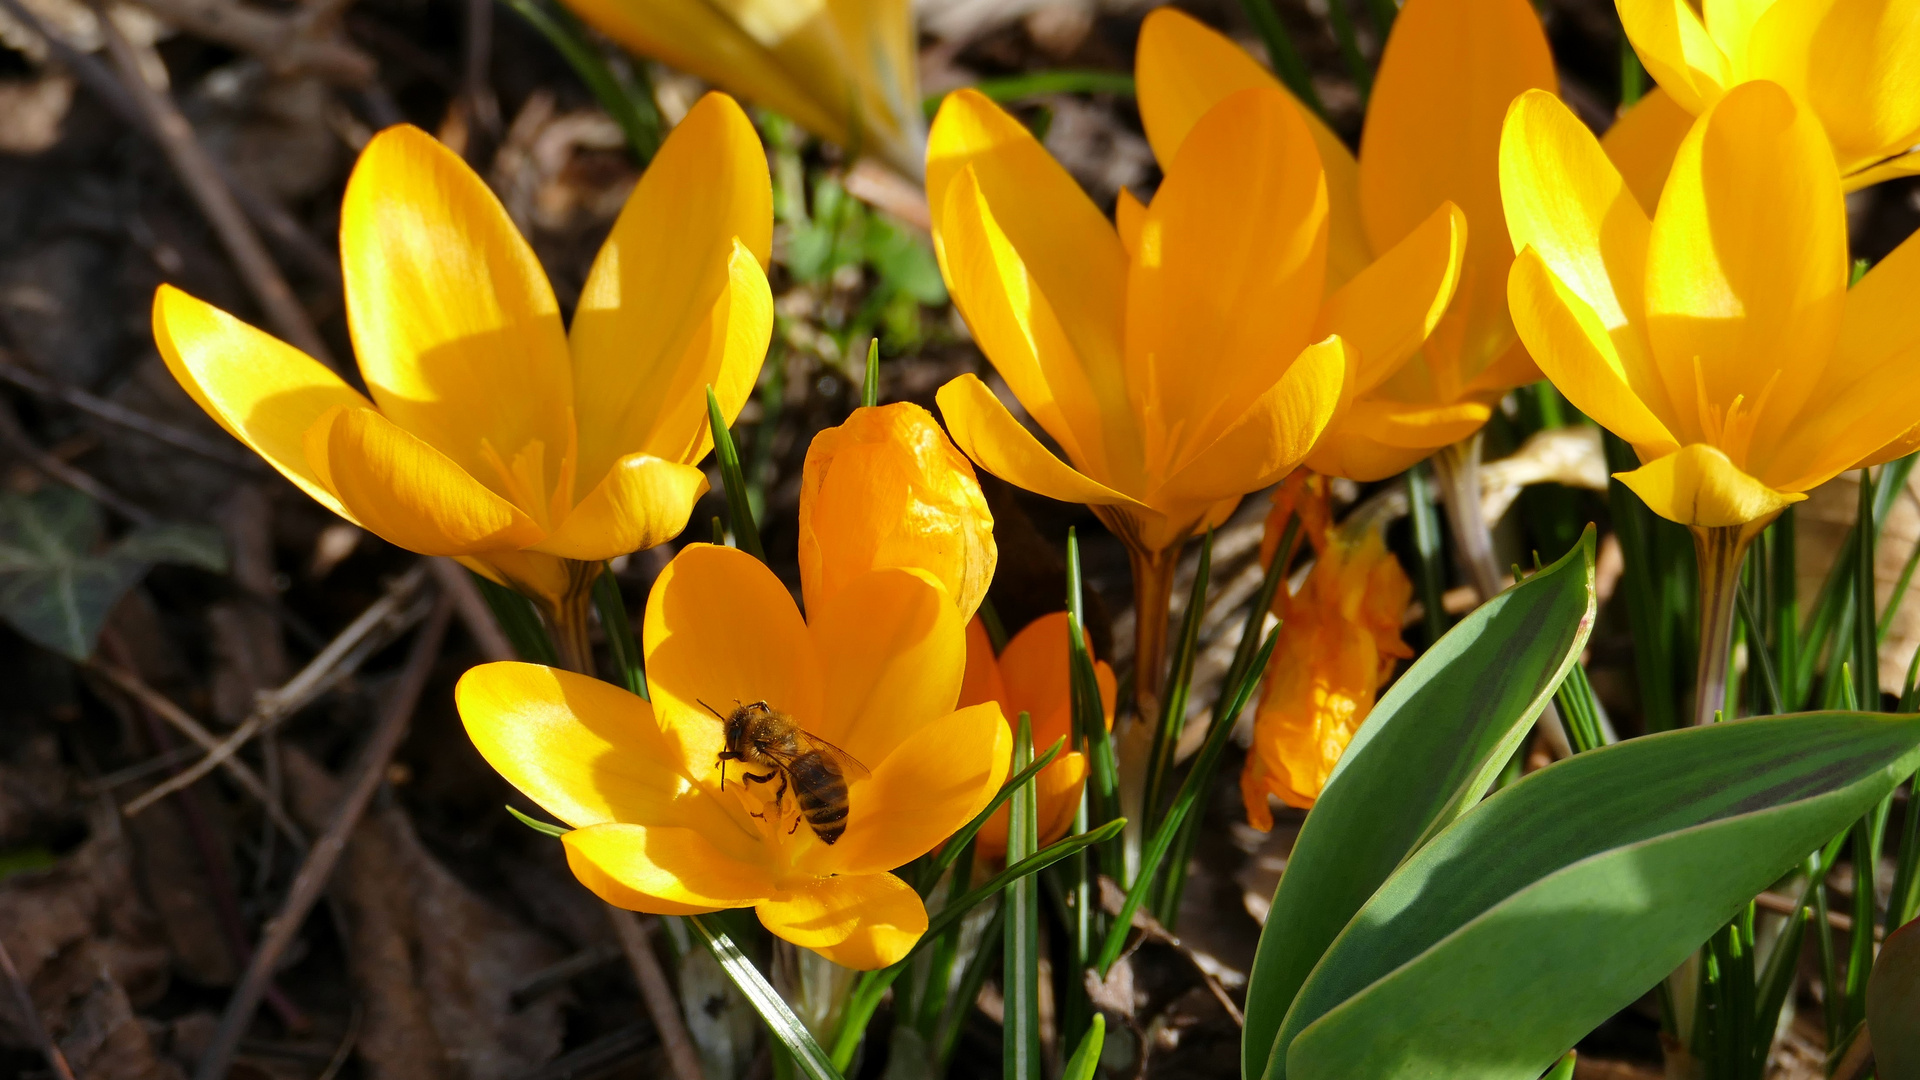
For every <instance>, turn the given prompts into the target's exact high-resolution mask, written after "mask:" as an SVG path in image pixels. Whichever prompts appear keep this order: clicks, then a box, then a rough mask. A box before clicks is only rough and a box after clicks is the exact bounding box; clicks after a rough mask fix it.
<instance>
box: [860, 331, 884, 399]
mask: <svg viewBox="0 0 1920 1080" xmlns="http://www.w3.org/2000/svg"><path fill="white" fill-rule="evenodd" d="M860 404H861V406H862V407H863V408H868V409H871V408H873V407H874V406H875V405H878V404H880V339H879V338H877V337H876V338H872V339H870V340H868V342H867V373H866V378H865V379H863V380H861V382H860Z"/></svg>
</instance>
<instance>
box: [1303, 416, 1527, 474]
mask: <svg viewBox="0 0 1920 1080" xmlns="http://www.w3.org/2000/svg"><path fill="white" fill-rule="evenodd" d="M1491 415H1492V410H1491V409H1490V408H1489V407H1488V406H1487V405H1486V404H1484V403H1482V402H1478V401H1457V402H1454V403H1453V404H1451V405H1427V404H1410V403H1407V402H1402V401H1393V400H1389V399H1385V398H1361V399H1360V400H1359V401H1357V402H1355V403H1354V405H1353V408H1352V410H1351V411H1349V412H1348V413H1346V414H1345V415H1343V416H1341V417H1340V418H1339V419H1338V420H1337V421H1335V422H1334V424H1333V425H1332V426H1331V427H1329V428H1327V430H1326V433H1325V434H1323V435H1321V436H1320V441H1319V442H1317V443H1315V444H1314V446H1313V453H1311V454H1308V455H1307V460H1306V465H1307V467H1308V468H1310V469H1312V470H1313V471H1314V472H1318V473H1325V474H1327V475H1328V476H1344V477H1346V478H1347V479H1349V480H1356V481H1359V482H1360V483H1363V484H1364V483H1371V482H1373V481H1375V480H1385V479H1387V478H1388V477H1390V476H1395V475H1397V474H1399V473H1402V472H1405V471H1406V470H1407V469H1408V468H1410V467H1412V466H1413V465H1414V464H1415V463H1416V462H1420V461H1424V460H1426V459H1427V457H1429V456H1430V455H1431V454H1432V453H1433V452H1434V451H1435V450H1438V449H1440V448H1441V447H1443V446H1451V445H1453V444H1454V443H1457V442H1459V441H1460V440H1462V439H1464V438H1466V437H1467V436H1469V435H1472V434H1473V433H1474V432H1476V431H1479V430H1480V428H1481V427H1482V426H1484V425H1485V424H1486V422H1487V418H1488V417H1489V416H1491Z"/></svg>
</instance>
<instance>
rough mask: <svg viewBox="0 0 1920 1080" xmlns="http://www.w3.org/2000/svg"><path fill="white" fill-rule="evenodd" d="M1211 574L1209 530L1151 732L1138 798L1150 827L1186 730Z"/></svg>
mask: <svg viewBox="0 0 1920 1080" xmlns="http://www.w3.org/2000/svg"><path fill="white" fill-rule="evenodd" d="M1212 574H1213V530H1211V529H1209V530H1207V534H1206V535H1205V536H1204V537H1202V538H1201V539H1200V565H1199V567H1198V568H1197V569H1196V570H1195V572H1194V575H1193V588H1192V589H1191V590H1189V592H1188V593H1187V610H1186V613H1185V614H1184V615H1182V616H1181V618H1180V636H1179V638H1178V639H1176V640H1175V642H1174V647H1173V658H1172V661H1171V663H1170V665H1169V667H1168V672H1167V685H1166V692H1165V693H1164V694H1163V695H1162V696H1161V704H1160V717H1159V720H1160V722H1159V724H1158V725H1156V726H1155V727H1154V729H1153V749H1152V751H1151V752H1150V753H1149V754H1148V757H1147V783H1146V788H1145V791H1144V793H1143V794H1142V796H1141V804H1140V805H1141V810H1142V817H1144V818H1145V821H1146V823H1148V824H1151V823H1152V822H1155V821H1157V820H1159V815H1158V811H1159V809H1160V807H1161V806H1162V805H1163V804H1164V803H1165V802H1166V799H1167V794H1168V793H1167V792H1165V791H1164V790H1162V789H1164V788H1165V787H1166V785H1167V784H1168V782H1169V781H1170V780H1171V779H1172V773H1173V755H1174V751H1175V750H1177V749H1178V748H1179V745H1180V735H1181V733H1182V732H1184V731H1185V730H1186V726H1187V698H1188V697H1189V696H1190V695H1191V694H1192V692H1193V660H1194V657H1195V656H1196V655H1197V654H1198V652H1199V649H1200V620H1201V617H1202V616H1203V615H1205V614H1206V607H1207V581H1208V579H1209V578H1210V577H1211V576H1212Z"/></svg>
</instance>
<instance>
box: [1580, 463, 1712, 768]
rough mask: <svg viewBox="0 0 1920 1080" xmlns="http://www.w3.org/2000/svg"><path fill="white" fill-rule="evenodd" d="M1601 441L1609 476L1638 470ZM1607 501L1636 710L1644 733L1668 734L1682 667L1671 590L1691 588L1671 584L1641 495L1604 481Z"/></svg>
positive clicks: (1675, 716)
mask: <svg viewBox="0 0 1920 1080" xmlns="http://www.w3.org/2000/svg"><path fill="white" fill-rule="evenodd" d="M1601 437H1602V439H1603V440H1604V441H1605V444H1606V452H1607V469H1608V471H1609V472H1613V473H1619V472H1624V471H1627V470H1630V469H1634V468H1637V467H1638V465H1639V459H1638V458H1637V457H1635V456H1634V452H1633V450H1632V448H1630V447H1628V446H1627V444H1626V443H1624V442H1622V441H1621V440H1620V439H1619V437H1617V436H1615V435H1613V434H1612V433H1610V432H1607V433H1603V434H1602V436H1601ZM1607 499H1608V502H1609V504H1610V505H1611V506H1612V509H1613V527H1614V535H1615V536H1617V537H1619V540H1620V553H1621V555H1622V557H1623V559H1624V561H1625V563H1626V573H1625V575H1624V576H1623V577H1622V579H1621V588H1622V589H1623V590H1624V591H1625V594H1626V602H1627V622H1628V625H1629V627H1630V629H1631V630H1632V635H1631V636H1632V639H1633V666H1634V672H1635V675H1636V676H1637V678H1636V681H1637V682H1638V683H1639V686H1640V707H1641V712H1642V713H1643V714H1644V715H1645V716H1646V726H1647V731H1648V732H1649V733H1652V732H1656V731H1667V730H1670V729H1672V728H1674V727H1676V726H1678V724H1679V718H1680V709H1679V694H1678V692H1677V690H1676V675H1675V673H1676V670H1677V669H1678V668H1679V667H1681V666H1682V665H1684V663H1685V660H1684V658H1683V657H1681V656H1680V655H1679V653H1680V642H1679V641H1678V640H1677V633H1676V631H1677V629H1678V628H1677V627H1676V626H1675V625H1674V620H1673V618H1672V607H1673V603H1674V601H1673V600H1672V599H1671V591H1679V592H1681V593H1682V595H1684V594H1686V593H1689V592H1691V590H1690V589H1688V588H1687V587H1686V583H1685V582H1684V581H1681V582H1673V581H1672V578H1673V577H1674V576H1677V575H1673V574H1671V573H1670V570H1671V569H1672V567H1671V566H1670V562H1669V560H1667V559H1666V558H1663V557H1662V556H1663V555H1664V552H1663V551H1662V550H1661V544H1660V542H1659V535H1660V534H1659V528H1660V521H1659V519H1657V518H1655V517H1654V515H1653V512H1652V511H1650V510H1648V509H1647V505H1646V504H1645V503H1643V502H1641V501H1640V497H1639V496H1638V495H1635V494H1634V493H1633V492H1632V490H1631V489H1629V488H1628V487H1627V486H1626V485H1625V484H1622V483H1621V482H1620V481H1618V480H1609V481H1608V482H1607ZM1676 586H1677V588H1676ZM1679 602H1680V603H1684V600H1681V601H1679Z"/></svg>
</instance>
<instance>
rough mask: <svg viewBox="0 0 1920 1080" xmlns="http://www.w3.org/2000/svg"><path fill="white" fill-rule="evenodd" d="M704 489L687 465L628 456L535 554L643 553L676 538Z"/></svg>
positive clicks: (703, 478)
mask: <svg viewBox="0 0 1920 1080" xmlns="http://www.w3.org/2000/svg"><path fill="white" fill-rule="evenodd" d="M706 490H707V474H706V473H704V472H702V471H700V470H699V469H696V468H694V467H693V466H691V465H681V464H679V463H678V462H673V461H662V460H661V459H659V458H657V457H653V456H651V455H648V454H628V455H627V456H625V457H623V458H621V459H619V460H618V461H616V462H614V465H613V468H611V469H609V470H607V473H606V475H605V476H604V477H602V478H601V480H600V482H599V483H598V484H596V485H594V488H593V490H592V491H589V492H588V493H587V497H586V498H584V499H581V500H580V502H579V504H578V505H576V506H575V507H574V508H573V512H572V513H570V514H568V515H567V517H566V520H565V521H562V522H561V523H560V525H559V526H558V527H557V528H555V529H554V530H553V535H551V536H549V537H547V538H546V539H545V540H543V541H541V542H540V544H539V545H537V550H540V551H544V552H546V553H548V554H550V555H558V556H560V557H561V558H565V559H578V560H580V561H582V562H599V561H601V560H603V559H611V558H614V557H616V556H619V555H625V554H627V553H628V552H632V551H645V550H646V549H647V548H650V547H654V546H656V545H659V544H664V543H666V542H667V541H669V540H671V539H673V538H674V537H676V536H679V535H680V533H681V530H683V529H685V528H686V527H687V518H688V517H689V516H690V515H692V513H693V504H694V502H695V501H696V500H698V499H699V498H700V496H701V495H703V494H705V493H706Z"/></svg>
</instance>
